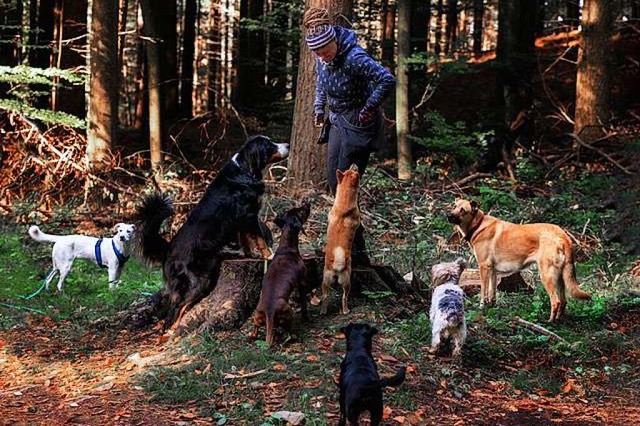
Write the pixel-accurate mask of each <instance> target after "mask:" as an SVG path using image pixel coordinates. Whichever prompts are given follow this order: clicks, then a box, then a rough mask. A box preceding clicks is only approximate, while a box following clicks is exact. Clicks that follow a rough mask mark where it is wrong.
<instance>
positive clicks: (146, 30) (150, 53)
mask: <svg viewBox="0 0 640 426" xmlns="http://www.w3.org/2000/svg"><path fill="white" fill-rule="evenodd" d="M140 7H141V9H142V19H143V20H144V26H143V27H142V29H143V30H142V32H143V34H144V35H145V37H146V38H147V39H146V40H145V43H146V45H145V46H146V48H145V51H146V53H147V88H148V93H149V103H148V105H149V149H150V150H151V166H152V167H153V168H154V169H157V168H159V167H160V166H161V165H162V124H161V119H162V101H161V97H160V81H161V80H160V78H161V77H160V52H159V49H158V43H157V40H156V39H157V36H158V31H157V28H156V22H157V15H156V9H155V7H154V4H152V2H151V0H141V1H140Z"/></svg>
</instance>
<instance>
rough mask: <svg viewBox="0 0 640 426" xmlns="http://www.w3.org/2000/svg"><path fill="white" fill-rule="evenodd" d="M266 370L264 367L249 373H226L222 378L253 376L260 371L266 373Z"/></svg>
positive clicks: (257, 374)
mask: <svg viewBox="0 0 640 426" xmlns="http://www.w3.org/2000/svg"><path fill="white" fill-rule="evenodd" d="M267 371H268V370H267V369H264V370H258V371H253V372H251V373H245V374H231V373H227V374H225V375H224V379H225V380H229V379H246V378H248V377H255V376H259V375H260V374H262V373H266V372H267Z"/></svg>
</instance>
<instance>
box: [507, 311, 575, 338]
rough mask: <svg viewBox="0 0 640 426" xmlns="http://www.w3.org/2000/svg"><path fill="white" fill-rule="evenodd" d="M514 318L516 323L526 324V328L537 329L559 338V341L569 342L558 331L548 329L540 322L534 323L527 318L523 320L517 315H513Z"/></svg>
mask: <svg viewBox="0 0 640 426" xmlns="http://www.w3.org/2000/svg"><path fill="white" fill-rule="evenodd" d="M513 319H514V320H515V322H516V323H518V324H520V325H522V326H524V327H525V328H528V329H529V330H532V331H535V332H536V333H540V334H543V335H545V336H547V337H549V338H551V339H553V340H557V341H558V342H562V343H568V342H567V341H566V340H565V339H563V338H562V337H560V336H558V335H557V334H556V333H554V332H553V331H550V330H547V329H546V328H544V327H542V326H539V325H538V324H534V323H532V322H529V321H527V320H523V319H522V318H520V317H519V316H515V317H513Z"/></svg>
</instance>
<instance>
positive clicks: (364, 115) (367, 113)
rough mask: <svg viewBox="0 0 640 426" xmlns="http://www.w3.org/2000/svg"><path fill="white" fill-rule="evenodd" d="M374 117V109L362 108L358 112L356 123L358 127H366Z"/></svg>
mask: <svg viewBox="0 0 640 426" xmlns="http://www.w3.org/2000/svg"><path fill="white" fill-rule="evenodd" d="M375 115H376V110H375V109H372V108H367V107H364V108H362V109H361V110H360V113H359V114H358V121H359V122H360V125H362V126H366V125H367V124H369V123H371V121H373V118H374V117H375Z"/></svg>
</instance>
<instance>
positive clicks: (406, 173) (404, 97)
mask: <svg viewBox="0 0 640 426" xmlns="http://www.w3.org/2000/svg"><path fill="white" fill-rule="evenodd" d="M410 27H411V4H410V0H398V70H397V84H396V134H397V137H398V179H400V180H408V179H411V164H412V155H411V140H410V139H409V138H408V136H409V66H408V63H407V61H408V59H409V56H410V55H411V44H410V43H411V39H410V34H409V28H410Z"/></svg>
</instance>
